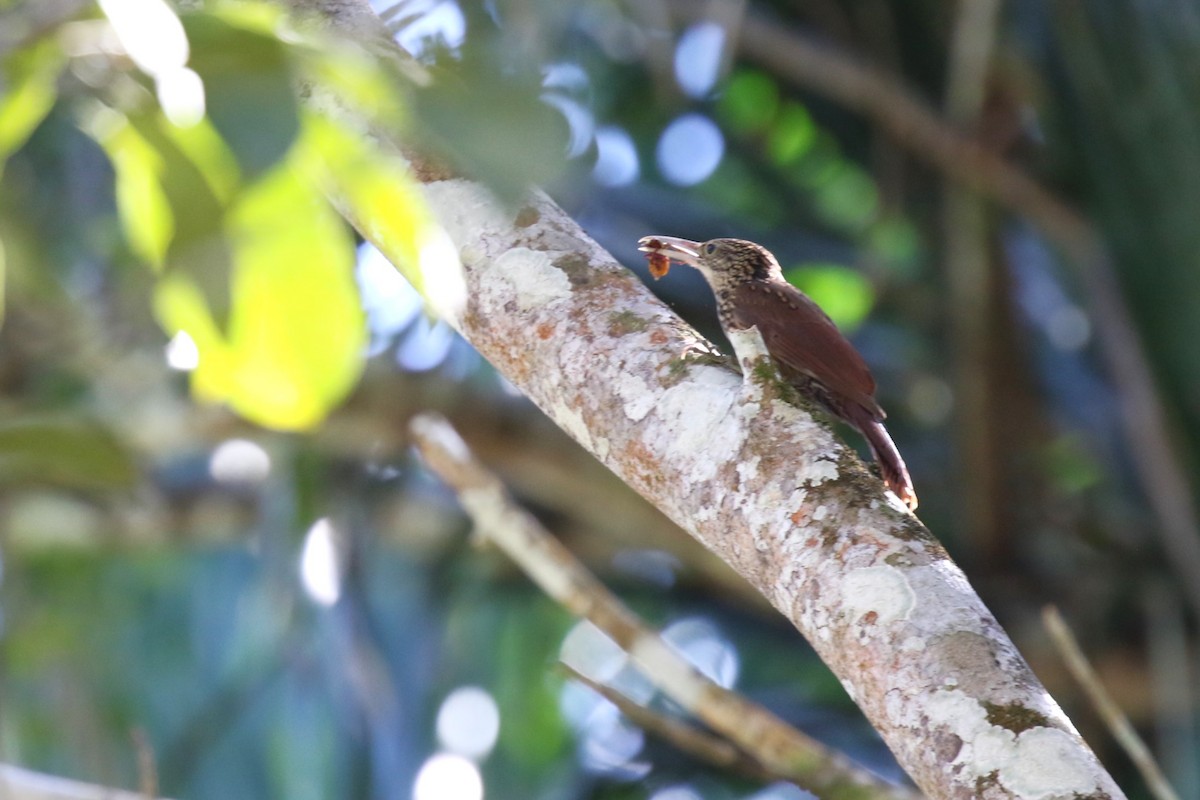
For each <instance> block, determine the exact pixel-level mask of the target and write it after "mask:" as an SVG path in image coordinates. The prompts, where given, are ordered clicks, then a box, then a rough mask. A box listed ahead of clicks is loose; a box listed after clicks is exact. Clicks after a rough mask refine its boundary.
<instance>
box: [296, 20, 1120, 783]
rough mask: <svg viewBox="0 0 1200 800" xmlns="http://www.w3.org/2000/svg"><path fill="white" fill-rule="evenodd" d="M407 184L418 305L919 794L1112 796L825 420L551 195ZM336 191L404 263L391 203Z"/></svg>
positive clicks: (972, 600) (957, 581) (905, 518)
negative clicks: (664, 533) (758, 622)
mask: <svg viewBox="0 0 1200 800" xmlns="http://www.w3.org/2000/svg"><path fill="white" fill-rule="evenodd" d="M305 2H306V5H308V6H309V7H312V6H317V7H320V5H321V3H320V2H319V1H318V0H305ZM327 2H329V3H330V4H332V5H333V6H335V8H334V11H335V14H334V16H333V17H332V23H333V24H334V26H335V27H337V28H338V29H339V30H349V31H352V32H353V31H359V30H362V29H363V28H367V27H369V20H374V22H375V25H377V26H379V25H382V23H380V22H379V20H378V18H377V17H375V16H374V13H373V12H372V11H371V9H370V6H369V5H368V4H367V2H366V0H327ZM379 135H380V138H381V139H382V140H384V141H386V140H387V139H388V135H387V132H382V133H380V134H379ZM417 177H418V179H419V180H420V181H421V182H422V184H423V185H424V186H423V191H424V198H425V201H426V203H427V205H428V207H429V208H430V210H431V212H432V213H433V214H434V216H435V217H436V218H437V220H438V221H439V222H440V223H441V226H442V227H443V229H444V230H445V232H446V234H447V236H448V237H449V241H450V242H452V243H453V247H452V248H451V249H450V250H449V251H442V254H441V256H440V257H438V258H434V257H432V256H431V257H430V258H428V259H426V258H423V259H422V260H421V261H422V263H421V268H420V278H421V280H420V281H418V283H420V285H421V286H422V287H423V289H424V291H426V292H427V296H428V298H429V300H430V303H431V305H432V306H433V307H435V308H437V309H438V310H439V313H441V314H442V315H443V316H444V318H445V319H446V320H447V322H449V323H450V324H451V325H453V326H454V327H455V328H456V329H457V330H458V331H459V332H460V333H462V334H463V336H465V337H466V339H467V340H468V341H470V342H471V343H472V344H473V345H474V346H475V347H476V349H478V350H479V352H480V353H482V354H483V355H484V357H486V358H487V359H488V360H489V361H491V362H492V364H493V365H494V366H495V367H496V368H497V369H498V370H499V371H500V372H501V373H502V374H503V375H505V377H507V378H508V379H509V380H510V381H511V382H512V383H513V384H514V385H516V386H517V387H518V388H519V389H520V390H521V391H522V392H524V393H525V394H526V396H528V397H529V398H530V399H532V400H533V402H535V403H536V404H537V405H538V406H540V407H541V408H542V410H544V411H545V412H546V413H547V414H548V415H549V416H550V417H551V418H552V419H554V420H555V421H556V422H557V423H558V424H559V425H560V426H561V427H562V428H563V429H564V430H566V431H567V432H568V433H570V434H571V435H572V436H573V437H574V438H575V439H576V440H577V441H579V442H580V443H581V444H582V445H583V446H584V447H585V448H586V449H588V450H589V451H590V452H591V453H593V454H594V455H595V456H596V457H597V458H598V459H599V460H600V461H601V462H602V463H604V464H605V465H606V466H608V467H609V468H610V469H612V470H613V471H614V472H615V473H616V474H617V475H619V476H620V477H621V478H622V479H624V480H625V481H626V482H627V483H628V484H629V485H630V486H632V487H633V488H634V489H636V490H637V491H639V492H641V493H642V494H643V495H644V496H646V497H647V498H648V499H649V500H650V501H651V502H653V503H654V504H655V505H657V506H658V507H659V508H660V509H661V510H663V511H664V512H665V513H666V514H667V515H668V516H670V517H671V518H672V519H673V520H675V521H676V522H677V523H678V524H679V525H681V526H682V527H683V528H684V529H685V530H686V531H688V533H690V534H691V535H692V536H693V537H695V538H696V539H698V540H699V541H700V542H702V543H703V544H704V545H705V546H706V547H708V548H710V549H711V550H713V551H714V552H716V553H717V554H718V555H719V556H720V557H721V558H722V559H723V560H725V561H726V562H727V563H728V564H730V565H731V566H732V567H734V569H736V570H737V571H738V572H740V573H741V574H742V576H743V577H745V578H746V579H747V580H748V581H749V582H750V583H751V584H752V585H753V586H754V587H755V588H756V589H757V590H758V591H759V592H761V593H762V594H763V595H764V596H765V597H767V598H768V599H769V600H770V601H771V602H772V603H773V604H774V605H775V606H776V608H778V609H779V610H780V611H781V612H782V613H783V614H784V615H785V616H786V617H787V618H788V619H789V620H790V621H791V622H792V623H793V624H794V625H795V626H796V627H797V628H798V629H799V630H800V631H801V632H802V633H803V634H804V635H805V637H806V638H807V639H808V640H809V641H810V642H811V643H812V644H813V647H814V648H815V649H816V650H817V652H818V653H819V654H820V656H821V657H822V659H824V660H825V662H826V663H827V664H828V665H829V666H830V668H831V669H832V670H833V671H834V673H835V674H836V675H837V676H838V678H839V679H840V680H841V682H842V684H843V686H845V687H846V689H847V691H848V692H849V693H850V695H851V697H853V698H854V699H855V701H856V702H857V703H858V705H859V706H860V707H861V708H862V709H863V711H864V712H865V713H866V715H867V717H868V719H870V721H871V723H872V724H873V725H874V726H875V728H876V730H878V731H879V732H880V734H881V735H882V736H883V738H884V740H885V741H886V742H887V744H888V746H889V747H890V748H891V749H892V752H893V753H894V754H895V755H896V757H897V760H898V761H899V762H900V764H901V766H903V767H904V769H905V770H907V771H908V773H909V774H910V775H911V776H912V777H913V779H914V780H915V781H916V782H917V784H918V785H919V786H920V787H921V788H922V789H923V790H924V791H925V792H926V793H927V794H928V795H929V796H930V797H933V798H939V799H940V798H974V797H981V796H982V797H986V798H989V800H1000V799H1001V798H1031V799H1032V798H1038V800H1054V799H1055V798H1079V797H1088V798H1091V799H1092V800H1099V799H1100V798H1118V797H1124V795H1123V794H1122V793H1121V791H1120V789H1118V788H1117V786H1116V784H1115V783H1114V782H1113V780H1112V778H1111V777H1110V776H1109V775H1108V774H1107V773H1106V772H1105V771H1104V769H1103V767H1102V766H1101V765H1100V764H1099V762H1098V761H1097V759H1096V757H1095V755H1094V754H1093V753H1092V752H1091V750H1090V749H1089V748H1088V747H1087V745H1086V744H1085V743H1084V742H1083V741H1082V739H1081V738H1080V737H1079V734H1078V733H1077V732H1076V731H1075V729H1074V727H1073V726H1072V725H1071V723H1070V721H1069V720H1068V719H1067V718H1066V716H1065V715H1064V714H1063V713H1062V711H1061V709H1060V708H1059V707H1058V705H1057V704H1056V703H1055V702H1054V701H1053V699H1051V698H1050V696H1049V695H1048V694H1047V692H1046V690H1045V689H1044V688H1043V687H1042V686H1041V684H1040V683H1039V682H1038V680H1037V678H1036V677H1035V676H1034V675H1033V673H1032V672H1031V671H1030V669H1029V667H1028V665H1027V664H1026V663H1025V662H1024V660H1023V659H1022V658H1021V656H1020V654H1019V653H1018V652H1017V650H1016V648H1015V647H1014V645H1013V644H1012V642H1011V641H1010V640H1009V639H1008V637H1007V635H1006V634H1005V633H1004V631H1003V630H1002V629H1001V628H1000V626H999V624H998V623H997V622H996V620H995V619H994V618H993V617H992V615H991V613H990V612H989V611H988V610H987V608H986V607H985V606H984V605H983V603H982V601H980V600H979V598H978V597H977V596H976V595H975V593H974V591H973V590H972V589H971V587H970V585H969V584H968V582H967V580H966V578H965V576H964V575H963V574H962V572H961V571H960V570H959V569H958V567H957V566H955V565H954V563H953V562H952V561H951V560H950V559H949V557H948V556H947V554H946V553H945V551H944V550H943V548H942V547H941V546H940V545H939V544H938V543H937V541H936V540H935V539H933V537H932V536H931V535H930V534H929V532H928V531H927V530H926V529H925V528H924V526H922V525H921V524H920V522H919V521H917V520H916V519H915V518H914V517H912V516H910V515H909V514H907V513H906V512H904V510H903V509H901V508H900V507H898V506H897V505H896V504H895V500H894V499H889V497H888V496H887V495H885V493H884V490H883V487H882V484H881V483H880V482H879V481H878V480H877V479H876V478H874V477H872V476H871V475H870V474H869V473H867V472H866V470H865V469H864V467H863V466H862V464H861V462H860V461H859V460H858V458H857V457H856V456H855V455H854V453H853V451H851V450H849V449H848V448H846V447H845V446H844V445H843V444H841V443H840V442H839V441H838V440H837V439H836V437H835V436H834V435H833V434H832V432H831V431H830V429H829V427H828V426H826V425H825V424H823V423H819V422H817V421H815V420H814V419H813V417H812V416H811V415H810V414H809V413H808V412H807V411H806V410H804V409H799V408H796V407H794V406H790V405H787V404H785V403H783V402H780V401H779V400H778V399H777V398H776V397H775V396H774V392H773V390H772V387H771V385H770V382H769V381H761V382H760V381H759V380H758V379H752V380H749V381H746V382H745V383H743V382H742V381H741V380H739V379H738V378H737V376H735V375H733V374H731V373H730V372H728V371H726V370H723V369H717V368H715V367H705V366H695V365H689V364H687V363H686V362H684V361H682V360H681V359H680V357H679V356H680V354H681V353H682V352H684V350H685V348H687V347H696V346H698V345H700V344H701V340H700V339H699V337H698V336H697V334H696V333H695V332H694V331H692V330H691V329H690V328H689V327H687V326H686V325H685V324H683V323H682V321H681V320H679V318H678V317H677V316H675V315H674V314H673V313H672V312H671V311H670V309H668V308H667V307H666V306H665V305H663V304H662V303H661V302H660V301H658V300H657V299H656V298H654V297H653V296H652V295H651V294H650V293H649V291H647V290H646V288H645V287H644V286H643V285H642V284H641V283H640V282H639V281H637V279H636V278H635V277H634V276H633V275H632V274H631V273H629V271H628V270H626V269H624V268H623V267H621V266H620V265H619V264H617V263H616V261H615V260H614V259H613V258H612V256H610V255H609V254H608V253H606V252H605V251H604V250H603V249H602V248H601V247H600V246H599V245H597V244H596V243H595V242H594V241H592V240H591V239H590V238H588V236H587V235H586V234H585V233H584V232H583V231H582V230H580V228H579V226H578V225H577V224H576V223H575V222H574V221H573V220H572V219H571V218H570V217H569V216H568V215H567V214H566V213H565V212H564V211H563V210H562V209H561V208H559V207H558V206H557V205H555V204H554V202H553V201H552V200H550V199H549V198H548V197H546V196H545V195H544V194H542V193H539V192H532V193H531V194H530V195H529V197H528V200H527V201H526V203H525V204H524V205H523V207H521V208H519V209H511V208H504V207H502V206H501V205H499V204H498V203H497V202H496V201H495V199H494V198H493V197H492V195H491V194H490V193H489V192H488V191H487V190H486V189H485V188H484V187H482V186H481V185H479V184H477V183H475V182H472V181H469V180H464V179H461V178H456V177H452V176H449V175H446V174H445V173H444V172H439V171H436V170H429V171H426V170H417ZM341 200H342V199H341V198H336V197H335V198H334V201H335V202H336V203H339V205H340V207H342V208H344V209H345V210H346V213H347V216H348V218H349V219H350V220H351V222H352V223H353V224H354V225H355V226H356V227H357V228H358V230H359V231H360V232H361V233H363V235H364V236H366V238H367V239H368V240H370V241H371V242H372V243H374V244H375V245H376V246H378V247H379V248H380V249H381V250H382V252H383V253H384V254H385V255H387V256H388V257H389V258H390V259H391V260H392V261H393V263H396V264H398V265H405V264H406V261H405V258H404V253H403V251H402V249H400V248H398V247H397V245H396V241H395V240H394V237H392V236H391V235H390V234H391V233H392V231H391V229H390V228H389V223H388V219H389V217H388V209H386V208H375V207H372V206H370V205H369V204H365V203H364V204H362V205H360V206H357V207H353V206H350V205H347V204H346V203H344V202H341ZM455 253H457V256H458V257H457V258H456V257H455Z"/></svg>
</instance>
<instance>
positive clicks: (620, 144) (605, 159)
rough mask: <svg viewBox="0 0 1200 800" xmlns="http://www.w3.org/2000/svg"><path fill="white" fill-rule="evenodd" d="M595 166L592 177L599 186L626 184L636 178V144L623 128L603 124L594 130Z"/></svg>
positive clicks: (637, 170)
mask: <svg viewBox="0 0 1200 800" xmlns="http://www.w3.org/2000/svg"><path fill="white" fill-rule="evenodd" d="M596 153H597V155H596V166H595V167H593V168H592V177H593V178H594V179H595V181H596V183H598V184H600V185H601V186H627V185H629V184H631V183H633V182H634V181H636V180H637V179H638V174H639V173H640V171H641V170H640V169H639V166H638V154H637V146H636V145H635V144H634V143H633V137H632V136H630V135H629V134H628V133H627V132H626V131H625V129H624V128H618V127H616V126H615V125H605V126H603V127H601V128H599V129H598V130H597V131H596Z"/></svg>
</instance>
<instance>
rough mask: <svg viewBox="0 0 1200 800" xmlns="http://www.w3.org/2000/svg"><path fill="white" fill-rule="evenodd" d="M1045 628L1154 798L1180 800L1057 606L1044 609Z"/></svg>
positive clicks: (1043, 622)
mask: <svg viewBox="0 0 1200 800" xmlns="http://www.w3.org/2000/svg"><path fill="white" fill-rule="evenodd" d="M1042 624H1043V625H1045V626H1046V631H1047V632H1048V633H1049V634H1050V639H1051V641H1053V642H1054V646H1055V648H1057V649H1058V654H1059V655H1060V656H1061V657H1062V660H1063V662H1064V663H1065V664H1066V665H1067V669H1068V670H1070V672H1071V675H1072V677H1074V678H1075V680H1076V682H1078V683H1079V685H1080V686H1081V687H1082V688H1083V691H1084V692H1085V693H1086V694H1087V696H1088V699H1089V700H1090V701H1091V702H1092V705H1093V706H1094V707H1095V709H1096V711H1097V712H1098V713H1099V714H1100V718H1101V719H1103V720H1104V724H1105V725H1107V726H1108V730H1109V732H1110V733H1112V736H1113V738H1114V739H1115V740H1116V741H1117V744H1119V745H1120V746H1121V749H1122V750H1124V751H1125V753H1126V754H1127V755H1128V756H1129V758H1130V760H1131V761H1133V764H1134V766H1136V767H1137V768H1138V772H1140V773H1141V774H1142V779H1143V780H1145V781H1146V786H1147V787H1148V788H1149V789H1150V792H1151V794H1153V795H1154V796H1155V797H1156V798H1158V800H1179V795H1177V794H1176V793H1175V790H1174V789H1172V788H1171V784H1170V783H1168V782H1167V778H1166V776H1165V775H1163V773H1162V770H1161V769H1159V767H1158V763H1157V762H1156V761H1155V760H1154V756H1153V754H1151V752H1150V749H1149V748H1148V747H1146V743H1145V742H1144V741H1142V737H1140V736H1138V733H1137V731H1135V730H1134V729H1133V725H1132V724H1131V723H1130V722H1129V717H1127V716H1125V712H1124V711H1122V710H1121V708H1120V706H1118V705H1117V704H1116V702H1115V701H1114V700H1113V699H1112V696H1111V695H1109V693H1108V691H1107V690H1106V689H1105V688H1104V686H1103V685H1102V684H1101V683H1100V679H1099V677H1098V676H1097V675H1096V671H1095V670H1094V669H1092V665H1091V664H1089V663H1088V660H1087V656H1085V655H1084V654H1083V650H1081V649H1080V647H1079V642H1077V641H1076V640H1075V636H1074V635H1073V634H1072V633H1071V630H1070V628H1068V627H1067V623H1066V622H1065V621H1063V618H1062V614H1060V613H1059V611H1058V609H1057V608H1055V607H1054V606H1046V607H1045V608H1044V609H1042Z"/></svg>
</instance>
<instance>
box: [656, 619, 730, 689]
mask: <svg viewBox="0 0 1200 800" xmlns="http://www.w3.org/2000/svg"><path fill="white" fill-rule="evenodd" d="M662 638H663V639H664V640H666V641H667V642H670V643H671V644H672V645H674V646H675V648H676V649H677V650H679V652H680V653H681V654H682V655H683V657H684V658H686V659H687V660H688V661H690V662H691V663H692V665H693V666H694V667H695V668H696V669H698V670H700V672H701V673H703V674H704V675H705V676H707V677H708V678H709V679H710V680H712V681H713V682H714V683H716V684H717V685H719V686H722V687H724V688H726V689H730V688H732V687H733V685H734V684H735V683H737V677H738V667H739V663H738V654H737V649H736V648H734V646H733V644H732V643H731V642H730V641H729V639H727V638H726V637H724V636H722V635H721V633H720V631H718V630H717V626H716V625H714V624H713V623H712V622H710V621H709V620H707V619H705V618H703V617H686V618H684V619H681V620H677V621H675V622H672V623H671V624H670V625H668V626H667V627H666V628H664V629H663V631H662Z"/></svg>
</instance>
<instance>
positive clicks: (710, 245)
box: [704, 242, 717, 256]
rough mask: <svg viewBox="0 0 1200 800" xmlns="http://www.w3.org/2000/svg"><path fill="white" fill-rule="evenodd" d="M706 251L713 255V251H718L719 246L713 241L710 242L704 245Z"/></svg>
mask: <svg viewBox="0 0 1200 800" xmlns="http://www.w3.org/2000/svg"><path fill="white" fill-rule="evenodd" d="M704 252H706V253H708V254H709V255H710V256H711V255H712V254H713V253H715V252H717V246H716V245H715V244H713V243H712V242H709V243H708V244H706V245H704Z"/></svg>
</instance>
